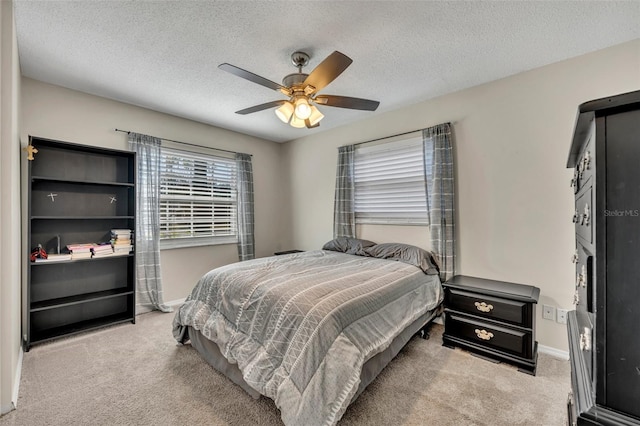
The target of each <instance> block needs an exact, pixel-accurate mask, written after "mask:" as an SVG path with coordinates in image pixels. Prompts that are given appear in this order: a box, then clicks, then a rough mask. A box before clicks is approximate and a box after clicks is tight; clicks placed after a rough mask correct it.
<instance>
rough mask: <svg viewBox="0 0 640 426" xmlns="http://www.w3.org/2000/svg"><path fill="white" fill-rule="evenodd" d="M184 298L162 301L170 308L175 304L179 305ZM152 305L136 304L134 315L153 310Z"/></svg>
mask: <svg viewBox="0 0 640 426" xmlns="http://www.w3.org/2000/svg"><path fill="white" fill-rule="evenodd" d="M185 299H186V298H182V299H176V300H171V301H169V302H164V304H165V305H167V306H171V307H172V308H174V307H176V306H180V305H182V304H183V303H184V301H185ZM154 310H155V309H153V307H151V306H150V305H136V315H140V314H146V313H147V312H151V311H154Z"/></svg>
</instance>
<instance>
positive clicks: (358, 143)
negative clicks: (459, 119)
mask: <svg viewBox="0 0 640 426" xmlns="http://www.w3.org/2000/svg"><path fill="white" fill-rule="evenodd" d="M441 124H448V125H449V126H452V125H453V123H450V122H446V123H441ZM437 125H438V124H436V126H437ZM432 127H433V126H432ZM424 129H428V127H423V128H422V129H416V130H411V131H410V132H403V133H398V134H397V135H391V136H384V137H381V138H377V139H371V140H368V141H364V142H356V143H350V144H347V145H342V146H348V145H353V146H356V145H362V144H365V143H371V142H378V141H381V140H383V139H389V138H395V137H397V136H404V135H408V134H411V133H415V132H421V131H423V130H424ZM338 148H340V147H338Z"/></svg>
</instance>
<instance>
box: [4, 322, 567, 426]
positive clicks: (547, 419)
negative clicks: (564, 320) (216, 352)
mask: <svg viewBox="0 0 640 426" xmlns="http://www.w3.org/2000/svg"><path fill="white" fill-rule="evenodd" d="M172 319H173V314H161V313H156V312H153V313H148V314H144V315H140V316H139V317H138V319H137V323H136V324H135V325H133V324H123V325H118V326H113V327H109V328H105V329H102V330H99V331H95V332H92V333H87V334H83V335H79V336H75V337H71V338H67V339H63V340H58V341H54V342H52V343H48V344H43V345H36V346H34V347H33V348H32V349H31V351H30V352H28V353H25V355H24V363H23V367H22V381H21V384H20V396H19V399H18V409H17V410H15V411H13V412H11V413H8V414H6V415H5V416H3V417H1V418H0V425H29V426H32V425H33V426H35V425H192V424H203V425H205V424H206V425H243V426H244V425H281V424H282V423H281V420H280V413H279V411H278V409H277V408H276V407H275V405H274V404H273V402H272V401H271V400H269V399H266V398H260V399H259V400H254V399H252V398H251V397H250V396H248V395H247V394H246V393H244V391H242V390H241V389H240V388H239V387H238V386H236V385H234V384H232V383H231V382H230V381H229V380H228V379H226V378H225V377H224V376H222V375H221V374H219V373H218V372H216V371H215V370H213V369H212V368H211V367H210V366H209V365H208V364H206V363H205V362H204V361H203V360H202V358H200V356H199V355H198V353H197V352H196V351H195V350H194V349H193V348H191V346H189V345H185V346H178V345H177V344H176V342H175V340H173V337H172V335H171V321H172ZM441 335H442V326H440V325H434V326H433V327H432V328H431V339H430V340H423V339H420V338H413V339H412V340H411V341H410V342H409V343H408V345H407V346H406V347H405V348H404V349H403V351H402V352H401V353H400V354H399V355H398V357H397V358H396V359H395V360H394V361H392V362H391V364H389V366H387V368H386V369H385V370H384V371H383V372H382V374H381V375H380V376H379V377H378V378H377V379H376V380H375V381H374V382H373V383H372V384H371V385H370V386H369V387H368V388H367V389H366V390H365V392H364V393H363V394H362V395H361V396H360V398H359V399H358V400H357V401H356V402H355V403H354V404H353V405H352V406H351V407H349V408H348V409H347V412H346V413H345V415H344V417H343V419H342V420H341V422H340V423H339V424H340V425H439V426H441V425H456V426H458V425H491V426H494V425H549V426H560V425H564V424H565V422H566V420H565V418H566V415H565V401H566V398H567V393H568V391H569V387H570V371H569V362H568V361H562V360H558V359H556V358H553V357H550V356H548V355H544V354H540V356H539V363H538V374H537V376H535V377H533V376H530V375H527V374H523V373H520V372H518V371H517V370H516V369H515V368H514V367H511V366H508V365H505V364H494V363H491V362H488V361H486V360H483V359H480V358H476V357H474V356H472V355H470V354H468V353H466V352H464V351H461V350H459V349H456V350H452V349H449V348H445V347H443V346H442V345H441V343H442V336H441ZM301 426H303V425H301Z"/></svg>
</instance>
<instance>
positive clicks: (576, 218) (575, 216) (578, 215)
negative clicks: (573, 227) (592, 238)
mask: <svg viewBox="0 0 640 426" xmlns="http://www.w3.org/2000/svg"><path fill="white" fill-rule="evenodd" d="M579 217H580V214H579V213H578V209H576V212H575V213H574V214H573V223H578V219H579Z"/></svg>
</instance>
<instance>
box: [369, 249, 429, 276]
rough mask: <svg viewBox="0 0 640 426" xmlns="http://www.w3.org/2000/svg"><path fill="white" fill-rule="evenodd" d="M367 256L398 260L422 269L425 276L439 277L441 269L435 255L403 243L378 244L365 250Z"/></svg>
mask: <svg viewBox="0 0 640 426" xmlns="http://www.w3.org/2000/svg"><path fill="white" fill-rule="evenodd" d="M365 253H366V254H367V256H371V257H377V258H378V259H390V260H397V261H399V262H404V263H408V264H409V265H414V266H417V267H418V268H420V269H422V270H423V271H424V273H425V274H428V275H438V274H440V267H439V265H438V260H437V259H436V257H435V256H434V254H433V253H431V252H428V251H426V250H423V249H421V248H420V247H416V246H412V245H409V244H401V243H384V244H376V245H375V246H373V247H368V248H366V249H365Z"/></svg>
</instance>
